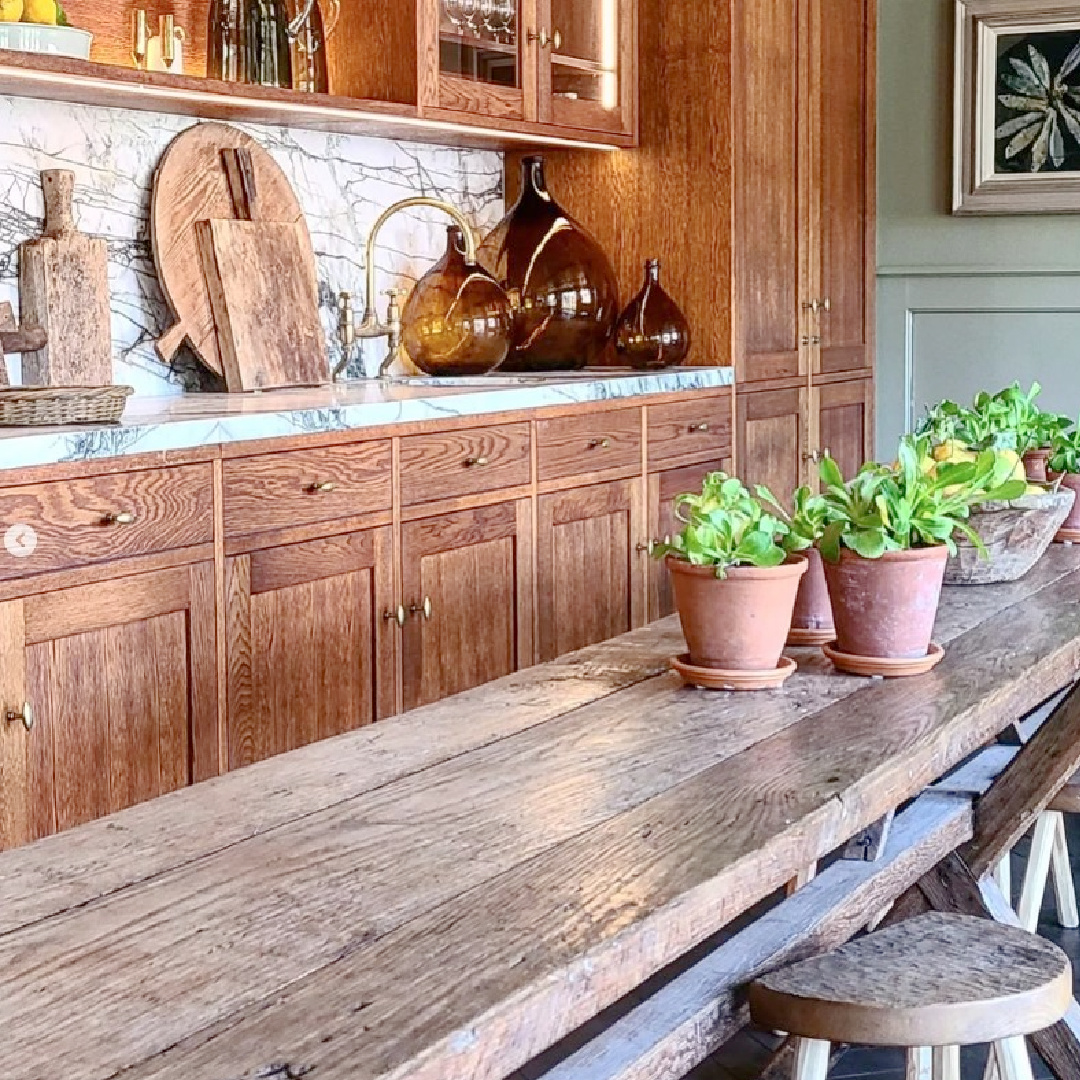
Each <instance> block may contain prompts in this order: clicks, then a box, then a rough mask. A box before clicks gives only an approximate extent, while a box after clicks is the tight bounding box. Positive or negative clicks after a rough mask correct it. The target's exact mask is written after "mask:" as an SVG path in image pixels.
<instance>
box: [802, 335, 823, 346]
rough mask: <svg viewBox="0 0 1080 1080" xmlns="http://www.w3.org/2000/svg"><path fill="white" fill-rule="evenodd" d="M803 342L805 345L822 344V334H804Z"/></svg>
mask: <svg viewBox="0 0 1080 1080" xmlns="http://www.w3.org/2000/svg"><path fill="white" fill-rule="evenodd" d="M802 343H803V344H804V345H820V344H821V335H820V334H806V335H804V336H803V339H802Z"/></svg>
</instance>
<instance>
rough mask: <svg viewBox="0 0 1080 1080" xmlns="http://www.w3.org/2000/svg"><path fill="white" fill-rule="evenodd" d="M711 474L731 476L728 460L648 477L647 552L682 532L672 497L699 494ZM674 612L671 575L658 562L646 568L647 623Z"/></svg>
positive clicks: (720, 459)
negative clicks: (647, 583)
mask: <svg viewBox="0 0 1080 1080" xmlns="http://www.w3.org/2000/svg"><path fill="white" fill-rule="evenodd" d="M712 472H726V473H730V472H731V458H730V457H723V458H718V459H717V460H715V461H705V462H702V463H700V464H698V465H686V466H683V467H682V468H680V469H667V470H665V471H664V472H658V473H653V474H652V475H651V476H650V477H649V504H648V510H649V535H650V537H651V538H652V539H651V540H650V542H649V545H650V548H652V547H655V546H656V544H658V543H661V542H664V541H667V540H668V539H669V538H670V537H671V536H673V535H674V534H675V533H677V532H679V531H680V530H681V529H682V523H681V522H680V521H679V520H678V518H676V516H675V505H674V504H675V496H676V495H682V494H684V493H685V492H694V491H700V490H701V483H702V481H703V480H704V479H705V477H706V476H707V475H708V474H709V473H712ZM674 611H675V596H674V594H673V593H672V591H671V575H670V574H669V573H668V570H667V567H666V566H665V565H664V563H663V562H661V561H660V560H657V559H653V560H651V562H650V564H649V615H648V618H649V621H650V622H653V621H655V620H656V619H662V618H664V617H665V616H666V615H671V614H673V613H674Z"/></svg>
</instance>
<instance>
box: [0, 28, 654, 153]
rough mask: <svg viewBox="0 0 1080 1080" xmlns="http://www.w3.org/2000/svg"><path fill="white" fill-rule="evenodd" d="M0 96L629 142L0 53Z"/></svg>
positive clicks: (322, 124)
mask: <svg viewBox="0 0 1080 1080" xmlns="http://www.w3.org/2000/svg"><path fill="white" fill-rule="evenodd" d="M0 94H5V95H14V96H21V97H30V98H39V99H46V100H53V101H67V102H73V103H76V104H83V105H100V106H106V107H111V108H127V109H137V110H142V111H150V112H163V113H173V114H179V115H182V116H192V117H198V118H200V119H205V120H230V121H246V122H256V123H267V124H282V125H288V126H291V127H298V128H309V129H312V130H316V131H334V132H341V133H345V134H356V135H369V136H375V137H379V138H390V139H405V140H409V141H412V142H427V143H439V144H443V145H453V146H470V147H481V148H488V149H500V150H510V149H522V148H524V147H528V146H537V147H543V146H555V147H558V146H577V147H582V148H591V147H595V148H596V149H605V148H607V147H624V146H631V145H633V140H632V139H631V138H629V137H625V136H613V135H607V134H601V133H597V135H596V136H595V138H593V137H591V136H590V137H589V138H588V139H583V138H582V133H581V132H580V131H578V130H574V129H560V128H558V127H553V126H552V125H548V124H544V125H541V124H530V123H528V122H523V121H507V120H500V119H498V118H492V117H483V118H481V117H470V116H467V115H464V114H454V113H452V112H449V111H446V110H439V111H438V112H437V113H436V112H435V111H432V112H431V113H429V114H428V115H423V114H422V113H421V111H420V110H419V109H418V108H417V107H416V106H415V105H405V104H400V103H398V102H390V101H378V100H371V99H358V98H350V97H341V96H335V95H328V94H307V93H301V92H299V91H294V90H280V89H276V88H273V87H264V86H246V85H238V84H236V83H227V82H220V81H217V80H214V79H203V78H196V77H193V76H187V75H170V74H167V73H163V72H149V71H135V70H133V69H131V68H123V67H118V66H114V65H110V64H98V63H93V62H87V61H83V60H70V59H66V58H62V57H54V56H42V55H38V54H29V53H20V52H10V51H7V50H2V49H0Z"/></svg>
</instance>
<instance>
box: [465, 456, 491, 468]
mask: <svg viewBox="0 0 1080 1080" xmlns="http://www.w3.org/2000/svg"><path fill="white" fill-rule="evenodd" d="M487 464H489V462H488V459H487V458H486V457H471V458H466V459H465V468H466V469H482V468H483V467H484V466H485V465H487Z"/></svg>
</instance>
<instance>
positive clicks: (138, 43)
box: [131, 8, 150, 71]
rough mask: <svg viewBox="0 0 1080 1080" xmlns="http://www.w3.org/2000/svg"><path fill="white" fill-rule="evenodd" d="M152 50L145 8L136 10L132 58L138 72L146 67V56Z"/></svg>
mask: <svg viewBox="0 0 1080 1080" xmlns="http://www.w3.org/2000/svg"><path fill="white" fill-rule="evenodd" d="M149 48H150V30H149V28H148V25H147V21H146V10H145V8H136V9H135V13H134V16H133V25H132V43H131V58H132V60H134V61H135V68H136V70H137V71H142V70H143V69H144V68H145V67H146V54H147V52H148V50H149Z"/></svg>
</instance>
